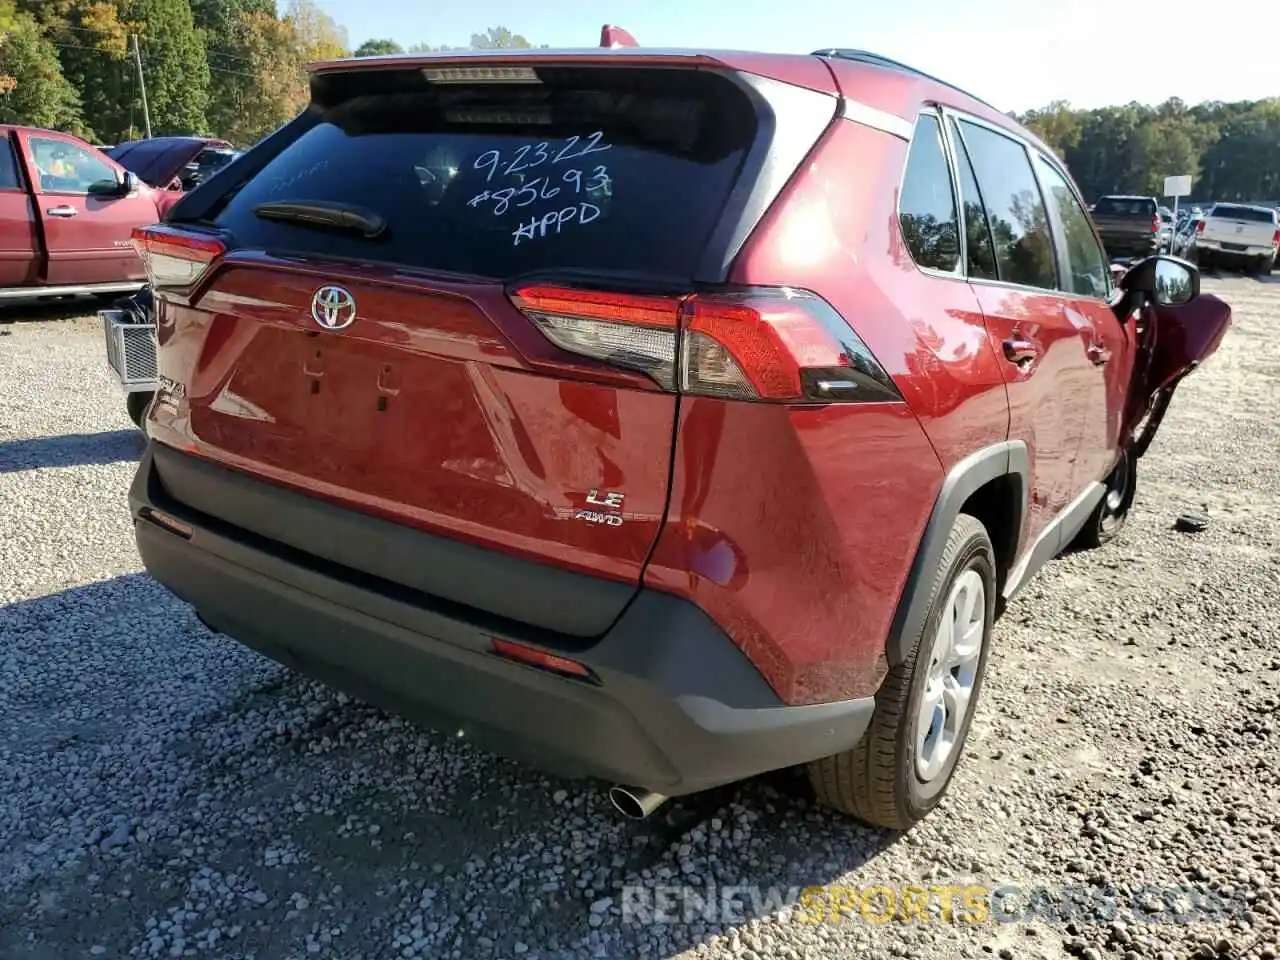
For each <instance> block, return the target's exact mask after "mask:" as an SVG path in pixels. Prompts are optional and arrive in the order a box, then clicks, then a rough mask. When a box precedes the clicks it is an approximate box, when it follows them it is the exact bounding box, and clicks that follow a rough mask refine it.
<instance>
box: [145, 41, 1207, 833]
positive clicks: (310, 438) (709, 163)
mask: <svg viewBox="0 0 1280 960" xmlns="http://www.w3.org/2000/svg"><path fill="white" fill-rule="evenodd" d="M312 70H313V73H312V76H311V96H312V102H311V106H310V108H309V109H308V110H306V111H305V112H304V113H303V114H301V115H300V116H299V117H298V118H297V119H296V120H295V121H293V122H292V123H290V124H288V125H287V126H285V127H283V128H282V129H280V130H279V131H277V132H276V133H274V134H272V135H271V136H270V137H269V138H268V139H267V140H265V141H263V142H262V143H261V144H259V146H258V147H256V148H254V149H253V150H250V151H249V152H247V153H246V154H245V155H244V156H243V157H242V158H241V159H240V160H238V161H237V162H236V163H235V164H234V165H233V166H232V167H229V168H226V169H224V170H223V171H222V172H221V173H219V174H215V175H214V176H213V177H212V178H211V179H210V180H209V181H208V182H206V183H205V184H204V185H203V186H202V187H201V188H200V189H198V190H195V191H193V192H192V193H190V194H188V195H187V196H186V198H185V199H184V200H183V201H182V202H181V203H179V204H178V205H177V206H175V207H174V209H173V210H172V212H171V214H170V217H169V219H168V220H167V221H166V222H165V223H164V224H158V225H156V226H153V227H150V228H146V229H143V230H141V231H139V235H138V238H137V240H138V244H139V247H140V249H141V250H142V251H143V253H144V256H145V259H146V261H147V264H148V268H149V273H150V278H151V283H152V289H153V291H154V295H155V304H156V320H157V325H158V330H159V334H160V338H159V342H160V350H159V369H158V375H159V388H158V390H157V392H156V396H155V399H154V401H153V402H152V404H151V406H150V409H149V411H148V413H147V418H146V431H147V434H148V438H149V443H148V447H147V451H146V453H145V454H144V456H143V458H142V462H141V464H140V466H139V470H138V474H137V477H136V480H135V482H134V486H133V489H132V491H131V495H130V499H131V507H132V511H133V516H134V519H135V531H136V536H137V542H138V546H139V549H140V551H141V555H142V558H143V561H144V562H145V564H146V567H147V569H148V570H149V571H150V572H151V573H152V574H153V575H154V576H155V577H156V578H157V579H158V580H159V581H160V582H161V583H163V584H165V585H166V586H168V587H169V588H170V589H171V590H173V591H174V592H175V593H176V594H177V595H178V596H179V597H182V598H183V599H185V600H187V601H189V602H190V603H191V604H193V605H194V607H195V609H196V611H197V612H198V613H199V615H200V617H201V618H202V620H203V621H204V622H205V623H207V624H208V625H210V627H211V628H212V629H213V630H216V631H222V632H225V633H227V634H228V635H230V636H232V637H234V638H236V639H237V640H240V641H242V642H244V643H246V644H249V645H251V646H254V647H257V648H259V649H261V650H263V651H264V652H266V653H268V654H270V655H272V656H275V657H277V658H279V659H281V660H283V661H285V662H287V663H290V664H292V665H294V666H296V667H299V668H301V669H303V670H305V671H307V672H311V673H314V674H315V675H317V676H320V677H322V678H325V679H327V680H328V681H329V682H332V683H334V684H336V685H339V686H345V687H347V688H349V689H352V690H358V691H360V693H361V695H362V696H365V697H367V698H369V699H370V700H373V701H375V702H380V703H384V704H389V705H391V704H394V705H395V707H396V709H398V710H400V711H403V712H408V713H410V714H411V715H414V716H418V717H420V718H422V719H425V720H427V721H429V722H431V721H435V722H437V723H439V724H440V725H441V726H442V727H443V728H445V729H449V730H457V731H460V732H461V733H463V734H465V735H466V736H468V737H473V738H475V739H477V740H479V741H480V742H482V743H485V744H487V745H489V746H490V747H492V748H493V749H496V750H498V751H499V752H502V753H505V754H510V755H513V756H516V757H521V758H524V759H528V760H532V761H534V762H536V763H537V764H539V765H542V766H548V767H551V768H554V769H558V770H562V771H564V772H568V773H574V774H588V775H591V776H596V777H600V778H605V779H608V780H612V781H613V782H615V783H617V784H619V786H618V787H616V788H615V789H614V790H613V791H612V796H613V798H614V802H615V804H616V805H617V806H618V807H619V809H620V810H622V811H623V812H624V813H627V814H629V815H633V816H643V815H645V814H646V813H648V812H650V811H651V810H652V809H654V808H655V807H656V806H657V805H658V804H660V803H661V801H662V800H663V798H664V797H665V796H666V795H674V794H684V793H691V792H694V791H697V790H701V789H705V788H708V787H712V786H715V785H719V784H723V783H727V782H730V781H733V780H737V779H740V778H743V777H747V776H751V775H754V774H757V773H761V772H764V771H767V770H773V769H777V768H781V767H786V766H790V765H793V764H801V765H808V769H809V773H810V778H811V781H812V783H813V785H814V789H815V791H816V792H817V795H818V797H819V798H820V799H821V800H822V801H823V802H825V803H827V804H829V805H831V806H833V807H835V808H837V809H840V810H843V811H846V812H848V813H851V814H854V815H856V816H858V817H861V818H862V819H864V820H867V821H869V822H872V823H877V824H881V825H883V826H887V827H894V828H905V827H908V826H910V825H911V824H913V823H914V822H916V821H917V820H919V819H920V818H921V817H922V816H924V815H925V814H927V813H928V812H929V811H930V810H931V809H933V807H934V806H935V805H936V804H937V802H938V800H939V799H940V797H941V796H942V795H943V792H944V791H945V789H946V787H947V784H948V783H949V782H950V779H951V776H952V773H953V771H954V770H955V767H956V763H957V761H958V759H959V757H960V754H961V751H962V749H963V745H964V742H965V739H966V737H967V734H968V730H969V725H970V722H971V720H972V717H973V707H974V704H975V703H976V702H977V700H978V697H979V694H980V692H981V688H982V677H983V673H984V670H985V665H986V662H987V655H988V651H989V647H990V639H991V634H992V625H993V622H994V620H995V618H996V616H997V613H998V612H999V611H1000V610H1001V609H1002V608H1003V605H1004V602H1005V601H1006V600H1007V599H1008V598H1010V597H1013V596H1014V595H1016V593H1017V592H1018V591H1019V590H1020V589H1021V588H1022V587H1023V586H1024V585H1025V584H1026V583H1027V581H1028V579H1029V578H1030V577H1031V576H1032V575H1033V574H1034V573H1035V572H1036V570H1037V569H1038V568H1039V567H1040V566H1041V565H1042V564H1044V563H1045V562H1046V561H1048V560H1049V559H1050V558H1052V557H1053V556H1054V555H1056V554H1057V553H1058V552H1059V551H1060V550H1061V549H1063V548H1064V547H1065V546H1067V545H1068V544H1070V543H1073V542H1074V543H1080V544H1082V545H1086V546H1096V545H1098V544H1101V543H1104V542H1106V541H1108V540H1110V539H1112V538H1113V537H1115V536H1116V535H1117V534H1118V533H1119V531H1120V529H1121V528H1122V526H1123V525H1124V522H1125V518H1126V516H1127V514H1128V511H1129V509H1130V506H1131V504H1132V503H1133V497H1134V490H1135V485H1136V482H1137V472H1136V471H1137V468H1136V462H1137V458H1138V456H1139V455H1140V454H1141V452H1142V451H1143V450H1145V443H1146V442H1147V441H1146V440H1145V439H1144V438H1148V437H1149V435H1150V433H1151V431H1153V430H1154V429H1155V427H1156V426H1158V424H1159V419H1160V415H1161V414H1162V412H1163V409H1164V407H1161V406H1159V405H1160V404H1164V406H1167V400H1165V399H1161V398H1167V396H1168V395H1169V394H1171V393H1172V390H1173V387H1174V386H1175V385H1176V383H1177V381H1178V379H1179V378H1180V377H1181V376H1183V375H1184V374H1185V373H1186V372H1187V371H1188V370H1189V369H1191V368H1192V367H1193V366H1194V365H1195V363H1197V362H1199V361H1200V360H1203V359H1204V358H1205V357H1206V356H1208V355H1209V354H1211V353H1212V352H1213V350H1214V349H1215V348H1216V346H1217V344H1218V342H1219V341H1220V339H1221V337H1222V335H1223V334H1224V332H1225V330H1226V326H1227V323H1228V321H1229V316H1230V311H1229V310H1228V309H1227V307H1226V305H1225V304H1223V303H1222V302H1221V301H1219V300H1216V299H1214V298H1213V297H1208V296H1206V297H1199V296H1198V289H1199V288H1198V274H1197V272H1196V270H1195V268H1194V267H1192V266H1191V265H1189V264H1183V263H1180V262H1178V261H1174V260H1171V259H1168V258H1164V259H1160V260H1148V261H1146V262H1144V263H1143V264H1139V265H1138V266H1137V267H1135V268H1134V269H1132V270H1130V271H1129V272H1128V273H1126V274H1125V275H1124V278H1123V280H1122V281H1121V284H1120V289H1119V290H1113V287H1112V283H1111V279H1110V273H1109V268H1108V263H1107V259H1106V257H1105V255H1104V251H1103V248H1102V245H1101V244H1100V242H1099V240H1098V237H1097V235H1096V233H1095V231H1094V229H1093V226H1092V223H1091V221H1090V219H1089V217H1088V215H1087V213H1086V212H1085V210H1084V206H1083V202H1082V201H1081V199H1080V196H1079V193H1078V190H1077V189H1076V187H1075V186H1074V185H1073V183H1072V182H1071V179H1070V177H1069V176H1068V174H1067V173H1066V171H1065V169H1064V168H1063V167H1062V165H1061V164H1060V162H1059V161H1058V160H1057V159H1055V157H1054V155H1053V153H1052V151H1050V150H1049V149H1048V148H1047V147H1045V146H1044V145H1043V144H1042V143H1041V142H1040V141H1039V140H1037V139H1036V138H1035V137H1034V136H1033V135H1032V134H1030V133H1029V132H1028V131H1026V130H1025V129H1023V128H1022V127H1020V126H1019V125H1018V124H1017V123H1016V122H1014V121H1013V120H1011V119H1010V118H1009V117H1008V116H1007V115H1005V114H1004V113H1002V112H1000V111H999V110H996V109H995V108H993V107H991V106H989V105H988V104H986V103H983V102H981V101H979V100H976V99H974V98H973V97H971V96H969V95H967V94H965V93H964V92H962V91H960V90H958V89H956V88H954V87H951V86H949V85H947V84H945V83H942V82H941V81H938V80H936V79H934V78H932V77H929V76H927V75H925V74H922V73H920V72H919V71H916V70H913V69H911V68H909V67H906V66H903V65H902V64H898V63H895V62H893V61H891V60H887V59H885V58H883V57H878V56H876V55H874V54H869V53H865V52H860V51H842V50H826V51H820V52H819V53H818V54H815V55H811V56H794V55H790V56H788V55H770V54H737V53H733V54H722V53H702V52H698V51H679V52H677V53H673V52H671V51H653V52H649V51H645V50H642V49H637V48H633V47H617V48H614V49H609V50H589V51H570V52H565V51H544V50H528V51H493V52H491V53H485V54H474V53H467V54H465V55H458V54H443V55H423V56H417V55H415V56H409V57H405V56H396V57H386V58H377V57H368V58H364V59H361V60H358V61H352V60H347V61H338V62H334V63H327V64H320V65H318V66H314V67H313V68H312ZM939 105H941V106H939ZM1153 212H1154V211H1153ZM797 251H801V252H802V253H803V255H802V256H797V255H796V254H797ZM1156 331H1160V332H1159V333H1156ZM957 344H963V345H965V347H964V349H957V348H956V345H957ZM1144 425H1145V426H1144Z"/></svg>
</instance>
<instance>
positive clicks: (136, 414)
mask: <svg viewBox="0 0 1280 960" xmlns="http://www.w3.org/2000/svg"><path fill="white" fill-rule="evenodd" d="M153 399H155V394H154V393H152V392H150V391H143V390H137V391H134V392H133V393H127V394H125V401H124V406H125V409H126V410H128V411H129V419H130V420H132V421H133V422H134V424H135V425H136V426H137V428H138V429H139V430H141V429H143V427H142V421H143V419H144V418H145V417H146V415H147V409H148V408H149V407H150V406H151V401H152V400H153Z"/></svg>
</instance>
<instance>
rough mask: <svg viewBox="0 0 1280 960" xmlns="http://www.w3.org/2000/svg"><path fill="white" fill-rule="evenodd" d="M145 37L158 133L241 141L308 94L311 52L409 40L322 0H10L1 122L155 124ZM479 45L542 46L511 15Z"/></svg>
mask: <svg viewBox="0 0 1280 960" xmlns="http://www.w3.org/2000/svg"><path fill="white" fill-rule="evenodd" d="M134 38H136V41H135V39H134ZM134 42H136V44H137V53H138V55H139V56H140V57H141V60H142V69H143V78H144V81H145V89H146V97H147V106H148V108H149V114H150V119H151V130H152V133H153V134H154V135H156V136H162V135H166V134H177V135H189V134H198V135H205V136H216V137H222V138H224V139H227V140H230V141H231V142H232V143H235V144H237V145H241V146H246V145H249V144H252V143H255V142H256V141H257V140H258V139H260V138H261V137H262V136H263V135H265V134H267V133H269V132H271V131H272V130H274V129H276V128H277V127H279V126H280V125H281V124H283V123H286V122H287V121H288V120H290V119H292V118H293V117H294V116H295V115H296V114H297V113H298V111H300V110H301V109H302V108H303V107H304V106H305V105H306V103H307V99H308V90H307V81H306V71H305V69H304V67H305V64H307V63H308V62H310V61H313V60H329V59H333V58H335V57H343V56H350V55H352V54H353V53H354V54H355V55H359V56H367V55H371V54H376V53H390V52H401V48H400V47H399V45H398V44H396V43H395V42H394V41H391V40H373V41H370V42H368V43H365V44H363V45H362V46H361V47H360V48H359V49H357V50H355V51H352V50H351V47H350V43H349V41H348V38H347V32H346V30H345V29H344V28H343V27H341V26H339V25H338V24H337V23H335V22H334V20H333V18H332V17H330V16H329V15H328V14H326V13H325V12H324V11H323V10H321V9H320V8H319V6H317V4H316V2H315V0H286V2H284V3H283V4H282V5H281V6H277V4H276V0H0V123H15V124H26V125H30V126H34V127H46V128H50V129H56V130H65V131H67V132H69V133H73V134H76V135H77V136H80V137H82V138H84V139H86V140H89V141H91V142H97V143H117V142H120V141H123V140H129V139H134V138H136V137H140V136H143V129H144V124H143V108H142V91H141V89H140V88H139V85H138V73H137V67H136V63H135V57H134V51H133V48H132V44H133V43H134ZM471 45H472V46H473V47H485V48H493V47H529V46H531V44H530V43H529V41H528V40H526V39H525V38H524V37H522V36H519V35H518V34H513V33H512V32H511V31H509V30H507V29H505V28H503V27H495V28H492V29H490V30H488V31H486V32H485V33H482V34H475V35H473V36H472V38H471ZM409 49H410V50H411V51H424V50H444V49H448V48H447V47H437V46H431V45H430V44H426V43H421V44H416V45H414V46H412V47H410V48H409Z"/></svg>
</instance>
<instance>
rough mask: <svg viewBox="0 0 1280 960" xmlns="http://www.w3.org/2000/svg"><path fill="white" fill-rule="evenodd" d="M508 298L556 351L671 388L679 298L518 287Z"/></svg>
mask: <svg viewBox="0 0 1280 960" xmlns="http://www.w3.org/2000/svg"><path fill="white" fill-rule="evenodd" d="M511 299H512V302H514V303H515V305H516V306H517V307H519V308H520V309H521V310H522V311H523V312H524V313H525V315H526V316H528V317H529V319H531V320H532V321H533V322H534V323H536V324H537V325H538V328H539V329H540V330H541V331H542V333H543V335H544V336H546V338H547V339H548V340H550V341H551V342H552V343H554V344H555V345H556V346H558V347H560V348H561V349H562V350H567V351H569V352H570V353H576V354H580V355H581V356H584V357H593V358H595V359H596V360H602V361H604V362H605V363H609V364H613V365H614V366H618V367H626V368H628V369H631V370H640V371H642V372H644V373H647V374H648V375H649V376H651V377H653V379H654V380H656V381H657V382H658V383H659V384H660V385H661V386H663V387H665V388H666V389H668V390H670V389H672V387H673V386H674V384H675V361H676V331H677V329H678V327H679V322H680V300H679V299H677V298H675V297H649V296H637V295H634V294H618V293H598V292H596V291H594V290H577V289H571V288H568V287H549V286H526V287H519V288H518V289H517V290H516V291H515V292H514V293H513V294H512V295H511Z"/></svg>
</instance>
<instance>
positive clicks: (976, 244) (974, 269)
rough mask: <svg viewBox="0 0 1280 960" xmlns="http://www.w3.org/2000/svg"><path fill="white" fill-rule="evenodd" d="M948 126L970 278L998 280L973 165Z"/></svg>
mask: <svg viewBox="0 0 1280 960" xmlns="http://www.w3.org/2000/svg"><path fill="white" fill-rule="evenodd" d="M947 122H948V123H949V124H951V140H952V142H953V143H954V144H955V145H956V166H957V167H959V173H960V202H961V203H962V204H963V205H964V237H965V250H966V251H967V254H968V260H969V263H968V269H969V276H970V277H971V278H977V279H980V280H997V279H999V274H998V273H997V272H996V254H995V245H994V244H993V242H992V240H991V225H990V224H989V223H987V212H986V210H984V209H983V206H982V191H981V190H979V189H978V181H977V179H976V178H975V177H974V175H973V163H972V161H971V160H970V159H969V151H968V150H967V149H965V145H964V140H962V139H961V137H960V132H959V130H958V129H957V128H956V122H955V121H954V120H951V119H948V120H947Z"/></svg>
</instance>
